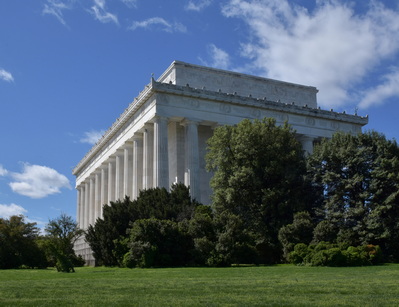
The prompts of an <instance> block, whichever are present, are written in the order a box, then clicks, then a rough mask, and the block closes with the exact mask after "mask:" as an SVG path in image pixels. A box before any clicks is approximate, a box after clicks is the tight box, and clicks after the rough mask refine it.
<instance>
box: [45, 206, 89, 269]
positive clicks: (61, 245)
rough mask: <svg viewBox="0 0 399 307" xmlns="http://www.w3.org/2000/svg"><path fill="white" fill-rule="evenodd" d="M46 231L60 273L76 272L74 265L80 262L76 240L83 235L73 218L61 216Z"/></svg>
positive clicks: (49, 246) (51, 252)
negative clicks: (76, 249)
mask: <svg viewBox="0 0 399 307" xmlns="http://www.w3.org/2000/svg"><path fill="white" fill-rule="evenodd" d="M45 231H46V233H47V238H48V248H49V249H50V255H51V256H52V258H53V259H54V261H55V265H56V268H57V270H58V271H59V272H74V271H75V270H74V264H78V263H79V260H78V258H77V256H76V255H75V251H74V250H73V245H74V243H75V242H76V240H77V239H78V238H79V237H80V236H81V235H82V234H83V230H82V229H79V227H78V225H77V223H76V222H75V221H74V220H73V219H72V217H70V216H67V215H66V214H61V215H60V216H59V217H58V218H55V219H52V220H50V221H49V222H48V224H47V226H46V228H45Z"/></svg>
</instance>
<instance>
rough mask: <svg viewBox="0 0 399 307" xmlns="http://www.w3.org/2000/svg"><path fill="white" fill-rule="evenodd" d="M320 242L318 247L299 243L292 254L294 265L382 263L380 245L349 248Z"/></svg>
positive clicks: (290, 257)
mask: <svg viewBox="0 0 399 307" xmlns="http://www.w3.org/2000/svg"><path fill="white" fill-rule="evenodd" d="M345 247H346V246H345V245H337V244H331V243H329V242H320V243H319V244H317V245H309V246H307V245H306V244H303V243H299V244H297V245H295V247H294V251H293V252H291V253H290V255H289V260H290V262H291V263H293V264H307V265H312V266H337V267H338V266H362V265H373V264H378V263H381V262H382V259H383V257H382V253H381V249H380V247H379V246H378V245H371V244H370V245H363V246H357V247H354V246H349V247H348V248H345Z"/></svg>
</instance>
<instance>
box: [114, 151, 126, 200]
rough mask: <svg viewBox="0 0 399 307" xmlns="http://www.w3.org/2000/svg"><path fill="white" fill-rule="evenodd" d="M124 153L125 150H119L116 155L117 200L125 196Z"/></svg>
mask: <svg viewBox="0 0 399 307" xmlns="http://www.w3.org/2000/svg"><path fill="white" fill-rule="evenodd" d="M123 154H124V152H123V150H118V151H117V152H116V156H115V200H118V199H120V200H122V199H124V198H125V195H123V161H124V155H123Z"/></svg>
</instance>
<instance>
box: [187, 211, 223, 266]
mask: <svg viewBox="0 0 399 307" xmlns="http://www.w3.org/2000/svg"><path fill="white" fill-rule="evenodd" d="M213 218H214V217H213V212H212V209H211V208H210V207H209V206H204V205H199V206H197V207H196V208H195V213H194V216H193V217H192V218H191V219H190V220H189V221H188V226H187V230H186V232H187V233H188V235H190V236H191V238H192V240H193V244H194V247H193V250H192V251H191V253H192V257H193V259H192V261H193V262H194V263H195V264H198V265H205V264H207V262H208V259H209V258H210V257H211V255H212V252H214V249H215V244H216V231H215V227H214V219H213Z"/></svg>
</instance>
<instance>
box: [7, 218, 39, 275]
mask: <svg viewBox="0 0 399 307" xmlns="http://www.w3.org/2000/svg"><path fill="white" fill-rule="evenodd" d="M39 231H40V230H39V228H38V227H37V226H36V223H27V222H25V218H24V216H22V215H18V216H16V215H13V216H11V217H10V218H9V219H4V218H0V269H11V268H18V267H20V266H26V267H30V268H33V267H40V268H43V267H46V266H47V263H46V259H45V256H44V253H43V252H42V251H41V250H40V248H39V247H38V245H37V242H36V241H37V239H38V237H39Z"/></svg>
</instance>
